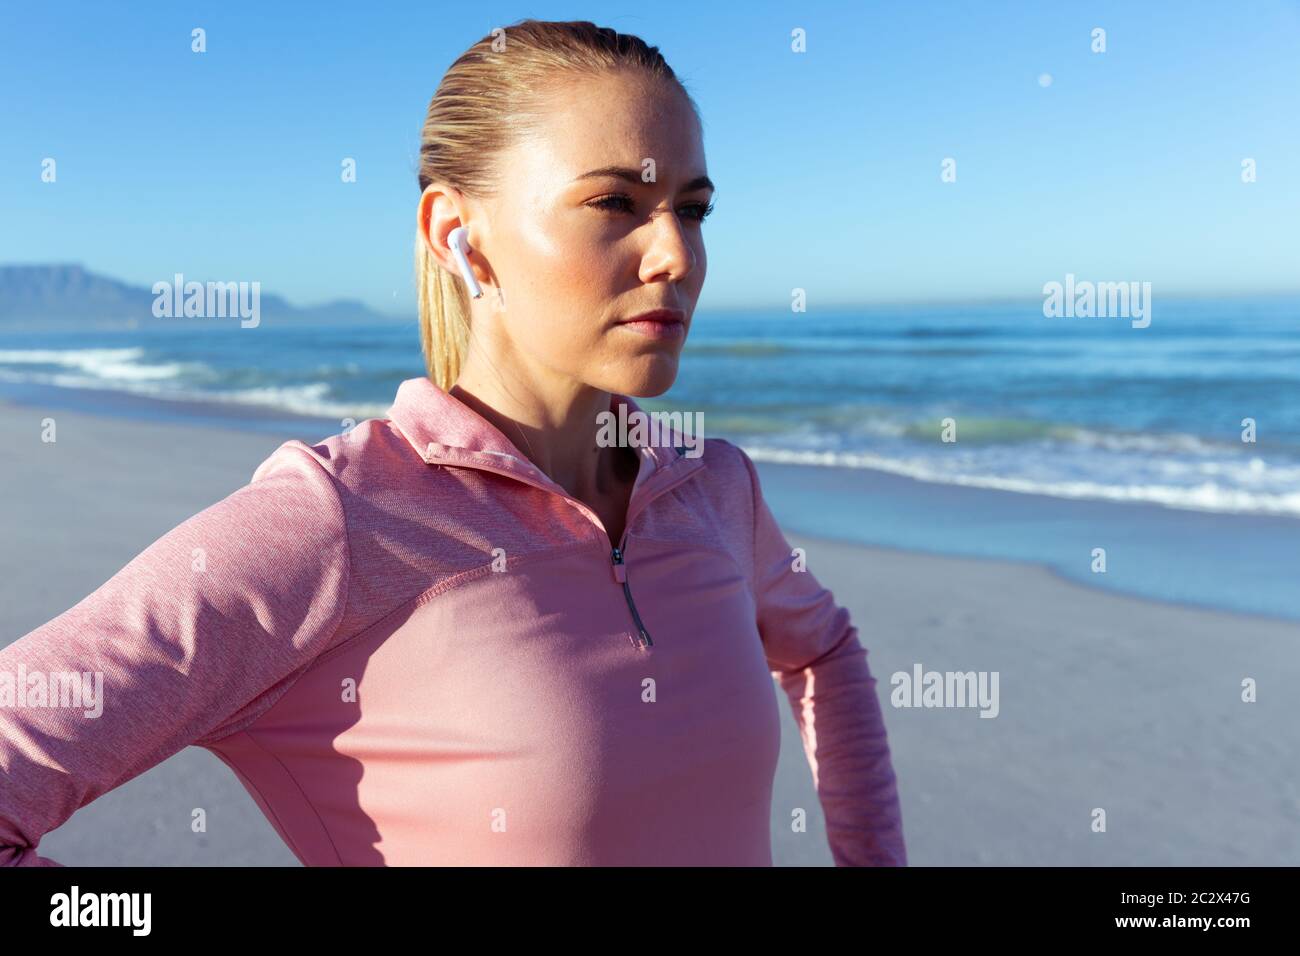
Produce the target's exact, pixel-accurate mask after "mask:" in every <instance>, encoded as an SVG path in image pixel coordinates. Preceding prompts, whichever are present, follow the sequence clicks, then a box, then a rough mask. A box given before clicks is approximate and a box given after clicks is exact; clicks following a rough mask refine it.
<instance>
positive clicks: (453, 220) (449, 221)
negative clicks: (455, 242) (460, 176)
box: [416, 183, 473, 273]
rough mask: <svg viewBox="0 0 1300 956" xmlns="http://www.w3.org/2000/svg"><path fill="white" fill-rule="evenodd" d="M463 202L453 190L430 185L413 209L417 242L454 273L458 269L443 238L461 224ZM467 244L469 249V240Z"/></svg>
mask: <svg viewBox="0 0 1300 956" xmlns="http://www.w3.org/2000/svg"><path fill="white" fill-rule="evenodd" d="M463 203H464V200H463V197H461V195H460V194H459V193H457V192H456V191H455V190H452V189H450V188H449V187H447V186H444V185H441V184H438V183H430V184H429V185H428V187H427V188H426V189H425V190H424V192H423V193H421V194H420V202H419V205H418V206H416V228H417V230H418V231H419V234H420V241H421V242H423V243H424V245H425V248H426V249H427V250H428V251H429V252H430V253H431V254H432V255H433V257H434V258H435V259H436V260H437V261H438V264H439V265H440V266H442V267H443V268H444V269H447V270H448V271H450V272H454V273H458V272H459V271H460V267H459V266H458V265H457V263H456V260H455V258H454V257H453V256H452V254H451V249H450V248H449V247H448V245H447V237H448V236H449V235H450V234H451V231H452V230H453V229H455V228H456V227H457V226H460V225H465V223H463V222H462V216H463V215H464V209H463ZM470 245H471V247H472V246H473V241H472V238H471V242H470Z"/></svg>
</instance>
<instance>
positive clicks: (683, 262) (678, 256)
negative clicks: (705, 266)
mask: <svg viewBox="0 0 1300 956" xmlns="http://www.w3.org/2000/svg"><path fill="white" fill-rule="evenodd" d="M649 229H650V239H649V245H648V246H647V248H646V250H645V253H644V254H643V255H642V256H641V281H642V282H654V281H655V280H657V279H659V278H661V277H664V276H666V277H667V278H669V279H671V280H672V281H674V282H680V281H681V280H682V279H685V278H686V276H687V275H689V274H690V272H691V270H692V269H694V268H695V264H696V255H695V247H694V246H693V245H692V242H691V237H689V236H688V235H687V234H686V231H685V229H683V228H682V222H681V219H680V218H679V217H678V215H677V213H675V212H674V211H672V210H671V209H669V210H663V211H660V212H658V213H656V214H655V216H654V218H653V219H651V221H650V227H649Z"/></svg>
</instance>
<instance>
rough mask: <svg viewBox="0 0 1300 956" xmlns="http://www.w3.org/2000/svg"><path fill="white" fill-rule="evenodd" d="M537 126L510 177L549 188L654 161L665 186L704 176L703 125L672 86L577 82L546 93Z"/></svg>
mask: <svg viewBox="0 0 1300 956" xmlns="http://www.w3.org/2000/svg"><path fill="white" fill-rule="evenodd" d="M534 123H535V128H531V129H530V130H529V131H528V132H527V133H526V134H524V136H523V138H522V139H521V141H520V142H519V143H518V144H517V145H516V148H515V149H513V150H511V151H510V154H509V158H508V160H507V165H508V166H509V167H510V172H511V174H512V176H520V177H526V178H528V179H530V180H532V181H533V182H534V184H535V185H538V186H540V187H543V188H546V189H547V190H548V191H552V190H555V189H561V188H564V187H566V186H568V185H569V184H570V183H572V181H573V179H574V178H575V177H577V176H580V175H582V174H583V173H585V172H588V171H589V170H592V169H597V168H599V167H602V166H629V167H632V168H633V169H637V170H640V169H641V168H642V161H643V160H645V159H653V160H654V161H655V167H656V169H655V172H656V179H657V180H658V181H659V182H660V183H672V182H685V181H686V180H688V179H692V178H694V177H695V176H698V175H702V174H704V173H705V172H706V169H705V163H704V144H703V138H702V134H701V130H700V124H699V120H698V118H697V117H696V115H695V111H694V110H693V109H692V108H691V105H690V102H689V101H688V100H687V99H686V96H685V95H684V94H683V93H682V91H681V90H680V89H678V88H677V87H676V85H675V84H673V83H672V82H670V81H664V80H655V79H653V78H650V77H644V76H639V75H636V74H625V73H616V74H604V75H601V76H598V77H580V78H579V77H575V78H573V79H571V80H566V81H564V82H563V83H561V84H559V85H557V86H556V87H554V88H552V89H550V90H548V91H546V92H545V93H544V94H543V95H542V100H541V108H540V109H539V111H538V114H537V116H536V118H535V121H534ZM518 181H519V180H516V182H518Z"/></svg>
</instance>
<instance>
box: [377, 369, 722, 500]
mask: <svg viewBox="0 0 1300 956" xmlns="http://www.w3.org/2000/svg"><path fill="white" fill-rule="evenodd" d="M620 404H623V405H626V406H627V410H626V412H624V413H623V414H624V415H628V416H630V415H631V413H632V412H634V411H635V412H640V411H641V407H640V406H639V405H638V404H637V403H636V401H634V400H633V399H632V398H630V397H629V396H627V395H619V394H613V395H611V396H610V403H609V410H610V411H611V412H613V413H614V415H615V416H618V415H619V405H620ZM388 418H389V419H390V420H391V421H392V422H393V424H394V425H396V426H397V428H398V430H399V431H401V433H402V434H403V435H404V436H405V438H406V440H407V441H408V442H410V444H411V446H412V447H413V448H414V449H415V450H416V452H417V453H418V454H419V455H420V457H421V458H422V459H424V461H425V462H426V463H428V464H442V465H462V466H466V467H484V468H489V469H491V470H494V471H501V472H508V473H510V474H513V475H516V476H518V477H520V478H522V479H524V480H526V481H532V482H537V481H538V480H539V479H540V480H541V481H542V482H544V483H546V484H551V483H552V482H551V480H550V479H549V478H547V477H546V475H545V474H543V472H542V471H541V469H540V468H538V467H537V466H536V465H534V464H533V463H532V462H531V461H529V459H528V458H527V457H526V456H525V455H524V454H523V453H521V452H520V451H519V449H518V448H517V447H516V446H515V445H514V444H513V443H512V442H511V441H510V440H509V439H508V438H506V436H505V435H503V434H502V433H501V431H500V430H499V429H498V428H497V427H496V426H495V425H493V424H492V423H491V422H489V421H488V420H487V419H486V418H484V417H483V416H482V415H480V414H478V412H476V411H474V410H473V409H471V408H470V407H469V406H468V405H466V404H464V403H463V402H461V401H460V400H459V399H457V398H456V397H455V396H453V395H450V394H448V393H447V392H446V391H444V390H443V389H441V388H439V387H438V386H437V385H436V384H434V382H433V381H432V380H430V379H429V378H427V377H423V376H422V377H419V378H408V379H406V380H405V381H403V382H402V383H401V384H400V385H399V386H398V388H397V396H396V398H395V399H394V401H393V404H392V407H391V408H389V410H388ZM628 434H629V437H633V438H634V437H636V433H635V432H633V431H631V430H629V432H628ZM670 439H671V440H670V443H669V444H663V445H658V446H656V445H652V444H650V443H649V442H630V444H632V447H634V448H636V449H637V453H638V457H639V458H640V459H641V469H640V471H639V472H638V473H637V478H636V485H640V484H642V483H643V482H645V481H646V480H647V479H648V478H650V477H651V476H652V475H653V474H655V473H657V472H660V471H662V470H664V469H666V468H668V467H670V466H671V465H673V464H674V463H676V462H677V461H678V459H680V458H681V457H682V455H683V454H684V453H685V447H684V444H685V443H684V441H683V439H682V436H681V435H680V434H679V433H678V432H677V431H676V430H672V431H671V434H670ZM700 463H702V462H700ZM692 470H693V469H692Z"/></svg>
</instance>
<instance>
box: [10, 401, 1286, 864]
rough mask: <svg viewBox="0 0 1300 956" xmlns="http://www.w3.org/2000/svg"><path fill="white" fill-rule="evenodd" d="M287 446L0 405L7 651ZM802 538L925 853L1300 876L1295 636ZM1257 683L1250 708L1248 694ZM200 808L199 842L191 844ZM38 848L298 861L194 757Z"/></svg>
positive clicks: (194, 860)
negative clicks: (897, 682)
mask: <svg viewBox="0 0 1300 956" xmlns="http://www.w3.org/2000/svg"><path fill="white" fill-rule="evenodd" d="M47 415H51V416H52V417H54V419H55V421H56V425H57V441H56V442H53V443H45V442H42V441H41V432H42V419H43V418H44V417H46V416H47ZM290 437H299V438H303V439H304V440H307V441H309V442H311V441H315V440H318V439H319V438H321V437H323V434H320V435H317V434H310V433H309V434H298V435H291V434H284V435H276V434H270V433H261V434H258V433H250V432H242V431H234V430H221V429H216V428H206V427H204V428H200V427H187V426H185V425H183V424H170V423H169V424H155V423H145V422H135V421H127V420H122V419H110V418H101V417H98V416H94V415H89V414H85V413H81V412H72V411H62V410H59V411H54V412H50V411H48V410H45V409H42V408H39V407H33V406H25V405H16V404H7V403H5V404H0V474H3V476H4V479H3V482H4V484H3V488H4V508H3V511H2V512H0V515H2V516H0V540H2V541H3V547H2V548H0V607H3V609H4V613H3V618H2V619H0V646H3V645H5V644H8V643H9V642H10V641H12V640H15V639H17V638H19V637H21V636H23V635H24V634H26V633H27V632H28V631H30V630H32V629H33V628H35V627H37V626H39V625H41V624H43V623H45V622H46V621H48V620H50V619H51V618H53V617H55V616H56V615H58V614H60V613H62V612H63V611H64V610H66V609H68V608H69V607H71V606H72V605H74V604H75V603H77V602H78V601H80V600H81V599H82V598H83V597H85V596H86V595H87V594H89V593H90V592H91V591H93V590H94V589H96V588H97V587H99V585H101V584H102V583H103V582H104V581H105V580H107V579H108V578H109V577H110V576H112V575H113V574H114V573H115V572H116V571H118V570H119V569H120V568H121V567H122V566H123V565H125V564H126V563H127V562H128V561H129V560H130V559H131V558H132V557H134V556H135V555H136V554H138V553H139V552H140V551H141V550H143V549H144V548H145V547H146V546H148V545H149V544H150V543H151V542H152V541H153V540H155V539H156V538H157V537H159V536H160V535H162V534H164V533H165V532H167V531H168V530H170V529H171V528H173V527H175V526H176V525H177V524H179V523H180V522H181V521H183V520H184V519H185V518H187V517H189V516H190V515H192V514H194V513H196V512H198V511H200V510H202V509H203V508H205V507H207V506H208V505H210V504H212V503H214V502H216V501H218V500H220V499H221V498H223V497H224V496H226V495H228V494H230V493H231V492H233V491H235V490H236V489H237V488H239V487H240V486H242V485H243V484H245V483H246V482H247V481H248V480H249V478H250V477H251V476H252V473H253V471H254V469H255V468H256V467H257V465H258V464H259V463H260V462H261V461H262V460H263V459H265V458H266V457H267V455H269V454H270V453H271V451H273V450H274V449H275V447H276V446H277V445H278V444H279V443H280V442H281V441H283V440H285V439H287V438H290ZM763 472H764V468H763V466H761V465H760V474H762V473H763ZM778 517H781V512H780V511H779V510H778ZM787 534H788V537H789V538H790V540H791V543H792V544H793V545H795V546H798V547H803V548H805V549H806V551H807V555H808V566H809V569H810V570H811V571H813V572H814V573H815V574H816V575H817V576H818V578H819V579H820V580H821V581H822V582H823V583H824V584H826V585H827V586H829V587H830V588H832V589H833V590H834V592H835V593H836V596H837V598H838V599H839V601H840V602H841V603H843V604H844V605H846V606H847V607H848V608H849V609H850V611H851V612H852V614H853V618H854V621H855V623H856V624H857V626H858V628H859V629H860V635H861V640H862V642H863V644H864V645H865V646H866V647H867V648H868V650H869V657H868V660H869V662H870V664H871V666H872V670H873V673H874V674H875V675H876V677H877V679H878V680H879V685H878V692H879V694H880V697H881V701H882V704H883V705H884V709H885V719H886V721H887V724H888V728H889V733H890V743H891V749H892V751H893V759H894V766H895V769H896V771H897V773H898V777H899V786H900V793H901V795H902V802H903V821H904V827H905V832H906V837H907V844H908V852H909V858H910V862H911V863H912V864H913V865H920V866H925V865H1020V864H1032V865H1057V864H1083V865H1203V864H1204V865H1242V864H1245V865H1260V864H1270V865H1295V864H1296V863H1298V862H1300V781H1298V779H1297V774H1296V771H1295V768H1294V766H1293V757H1294V754H1295V753H1297V752H1300V696H1298V695H1296V694H1295V692H1294V688H1295V687H1296V686H1297V684H1298V683H1300V653H1297V650H1298V649H1300V644H1298V643H1297V642H1298V641H1300V624H1297V623H1294V622H1290V621H1286V620H1283V619H1273V618H1268V617H1262V616H1259V617H1256V616H1249V615H1244V614H1233V613H1226V612H1219V611H1210V610H1205V609H1201V608H1195V607H1189V606H1183V605H1177V604H1166V603H1160V602H1156V601H1149V600H1144V599H1139V598H1134V597H1129V596H1125V595H1122V594H1115V593H1108V592H1104V591H1101V590H1097V589H1095V588H1091V587H1085V586H1082V585H1080V584H1077V583H1073V582H1071V581H1067V580H1065V579H1063V578H1061V577H1059V576H1058V575H1056V574H1055V573H1053V572H1052V571H1051V570H1049V569H1047V568H1045V567H1042V566H1039V565H1035V564H1030V563H1020V562H1013V561H1003V560H992V559H977V558H965V557H963V558H957V557H942V556H936V555H933V554H922V553H915V552H908V551H901V550H893V549H887V548H869V547H862V546H858V545H852V544H846V543H841V542H836V541H831V540H827V539H824V538H819V537H813V536H809V535H805V534H800V533H799V532H798V531H795V530H791V529H790V528H789V527H787ZM917 665H920V666H921V667H922V668H923V669H924V670H926V671H929V670H938V671H963V672H965V671H977V672H989V673H992V672H997V674H998V677H999V680H998V685H997V686H998V689H999V700H998V712H997V716H996V717H994V718H992V719H985V718H981V717H980V714H979V711H978V709H976V708H973V707H966V708H956V707H953V708H926V707H920V708H902V707H894V706H892V705H891V702H890V698H891V690H892V688H891V680H890V678H891V675H893V674H894V673H895V672H904V673H907V674H908V675H910V674H911V673H912V672H913V669H914V668H915V667H916V666H917ZM1245 678H1254V679H1255V681H1256V682H1257V684H1258V700H1257V702H1254V703H1245V702H1243V701H1242V699H1241V693H1242V691H1241V687H1242V681H1243V679H1245ZM776 692H777V691H776V689H775V687H774V693H776ZM781 712H782V715H783V721H784V737H783V744H782V753H781V763H780V769H779V773H778V779H777V785H776V793H775V797H774V801H773V823H774V828H773V851H774V859H775V862H776V863H777V864H778V865H827V864H829V863H830V862H831V860H830V854H829V851H828V850H827V848H826V844H825V835H824V832H823V831H822V829H821V826H820V811H819V809H818V807H817V801H816V798H815V794H814V790H813V786H812V779H811V775H810V772H809V768H808V764H807V762H806V759H805V757H804V754H803V751H802V749H801V747H800V744H799V740H798V735H797V730H796V728H795V724H794V721H793V717H792V715H791V714H790V711H789V708H788V705H787V704H786V703H785V701H784V697H782V700H781ZM0 785H2V784H0ZM195 807H203V808H205V809H206V810H207V814H208V830H207V833H206V834H194V833H192V832H191V830H190V813H191V811H192V809H193V808H195ZM793 807H806V808H808V810H809V816H810V827H809V831H808V832H807V833H803V834H794V833H790V832H789V828H788V822H787V821H788V820H789V818H790V809H791V808H793ZM1094 808H1102V809H1104V810H1105V812H1106V831H1105V832H1100V833H1099V832H1093V829H1092V822H1093V811H1094ZM41 852H42V854H43V855H45V856H49V857H51V858H53V859H55V860H58V861H59V862H61V863H64V864H67V865H92V866H114V865H127V866H134V865H297V860H296V859H295V858H294V857H293V855H292V854H291V853H290V852H289V850H288V848H287V847H285V846H284V845H283V843H282V842H281V841H280V839H279V838H278V837H277V836H276V834H275V832H274V830H273V829H272V828H271V826H270V824H269V823H268V822H267V821H266V820H265V818H264V817H263V816H262V814H261V812H260V811H259V810H258V809H257V807H256V805H255V804H254V802H253V800H252V799H251V797H249V795H248V794H247V793H246V792H245V791H244V789H243V787H242V786H241V785H240V784H239V782H238V781H237V780H236V778H235V777H234V775H233V774H232V773H231V772H230V770H229V769H228V768H226V767H225V766H224V765H223V764H221V762H220V761H219V760H218V759H217V758H216V757H215V756H213V755H211V754H209V753H207V752H206V751H203V750H201V749H198V748H193V747H191V748H187V749H186V750H184V751H182V752H180V753H179V754H177V755H175V756H174V757H172V758H170V759H169V760H167V761H165V762H163V763H162V764H160V765H158V766H157V767H155V768H153V769H152V770H150V771H148V772H147V773H145V774H143V775H141V776H140V777H138V778H136V779H134V780H132V781H130V782H128V783H127V784H125V785H123V786H121V787H119V788H118V789H116V790H114V791H112V792H110V793H108V794H105V795H104V796H102V797H100V798H99V799H98V800H96V801H95V802H93V803H91V804H89V805H88V806H86V807H84V808H83V809H82V810H80V811H78V812H77V813H76V814H75V815H74V816H73V817H72V818H71V819H70V820H69V821H68V822H67V823H65V824H64V825H63V826H62V827H60V828H59V829H58V830H56V831H54V832H52V833H51V834H49V835H48V836H47V837H46V838H45V839H44V840H43V841H42V843H41Z"/></svg>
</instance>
